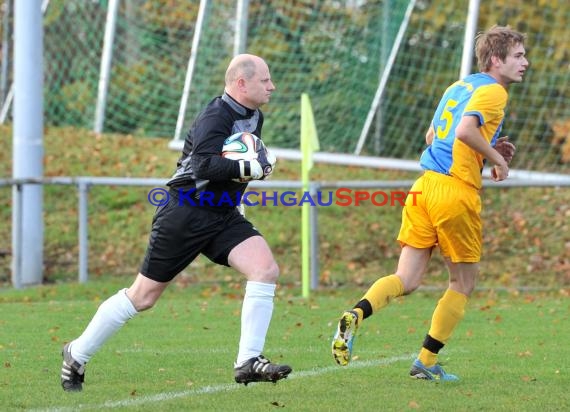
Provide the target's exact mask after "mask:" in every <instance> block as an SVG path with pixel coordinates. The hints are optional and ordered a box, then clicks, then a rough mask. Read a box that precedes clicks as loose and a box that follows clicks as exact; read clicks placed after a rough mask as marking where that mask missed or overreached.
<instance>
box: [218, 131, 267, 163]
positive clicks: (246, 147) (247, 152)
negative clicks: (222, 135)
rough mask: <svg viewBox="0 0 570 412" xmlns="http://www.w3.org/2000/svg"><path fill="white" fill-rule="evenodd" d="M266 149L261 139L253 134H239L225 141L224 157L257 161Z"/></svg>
mask: <svg viewBox="0 0 570 412" xmlns="http://www.w3.org/2000/svg"><path fill="white" fill-rule="evenodd" d="M264 148H265V146H264V145H263V142H262V141H261V139H260V138H259V137H257V136H256V135H254V134H253V133H248V132H238V133H235V134H233V135H231V136H230V137H228V138H227V139H226V140H225V141H224V147H223V148H222V157H225V158H227V159H231V160H252V159H257V157H258V153H259V152H260V151H261V150H263V149H264Z"/></svg>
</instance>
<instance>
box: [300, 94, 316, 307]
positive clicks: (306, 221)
mask: <svg viewBox="0 0 570 412" xmlns="http://www.w3.org/2000/svg"><path fill="white" fill-rule="evenodd" d="M316 150H319V138H318V136H317V128H316V126H315V119H314V117H313V109H312V108H311V101H310V100H309V96H308V95H307V94H306V93H303V94H302V95H301V152H302V154H303V161H302V165H301V178H302V182H303V192H307V191H308V190H309V189H310V188H309V172H310V170H311V168H312V167H313V152H314V151H316ZM310 207H311V205H309V204H308V202H304V203H303V206H302V211H301V238H302V242H301V243H302V280H303V297H305V298H307V297H309V290H310V284H311V279H310V255H311V251H310V240H311V228H310V209H309V208H310Z"/></svg>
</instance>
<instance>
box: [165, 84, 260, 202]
mask: <svg viewBox="0 0 570 412" xmlns="http://www.w3.org/2000/svg"><path fill="white" fill-rule="evenodd" d="M262 126H263V113H262V112H261V111H260V110H259V109H257V110H251V109H248V108H246V107H245V106H242V105H241V104H239V103H238V102H236V101H235V100H234V99H233V98H232V97H231V96H229V95H228V94H226V93H224V94H223V95H222V96H218V97H216V98H214V99H213V100H212V101H211V102H210V103H209V104H208V105H207V106H206V107H205V108H204V110H203V111H202V112H201V113H200V114H199V115H198V116H197V118H196V120H194V123H193V124H192V126H191V127H190V130H189V131H188V134H187V135H186V139H185V141H184V148H183V149H182V155H181V156H180V158H179V160H178V163H177V169H176V172H175V173H174V175H173V176H172V179H170V181H169V182H168V183H167V184H168V186H170V187H171V188H174V189H179V190H181V191H186V192H187V193H190V192H191V193H192V195H193V197H194V199H196V203H199V202H198V200H199V199H200V197H201V196H202V197H203V198H204V199H205V198H207V199H208V201H207V202H205V203H203V205H205V206H209V205H214V206H220V207H233V206H236V204H235V202H228V201H227V199H232V200H234V201H235V199H236V198H239V195H240V193H241V194H243V193H244V191H245V189H246V188H247V183H239V182H235V181H233V180H232V179H235V178H239V177H240V173H239V164H238V162H237V161H236V160H231V159H226V158H223V157H222V156H221V153H222V147H223V145H224V140H225V139H226V138H228V137H229V136H231V135H233V134H234V133H238V132H248V133H253V134H255V135H256V136H258V137H259V138H261V128H262ZM205 192H207V193H205ZM232 203H234V204H232Z"/></svg>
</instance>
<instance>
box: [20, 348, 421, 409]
mask: <svg viewBox="0 0 570 412" xmlns="http://www.w3.org/2000/svg"><path fill="white" fill-rule="evenodd" d="M415 356H416V355H415V354H408V355H400V356H393V357H391V358H384V359H378V360H371V361H354V362H352V363H351V364H350V365H349V366H346V367H341V366H336V365H334V366H327V367H324V368H314V369H308V370H302V371H299V372H295V371H293V372H292V374H291V375H290V376H289V377H288V378H287V380H295V379H303V378H310V377H313V376H320V375H324V374H327V373H335V372H340V371H343V370H347V369H362V368H370V367H375V366H379V365H389V364H391V363H395V362H399V361H403V360H409V359H413V358H414V357H415ZM259 384H261V385H263V383H251V384H250V385H259ZM240 388H243V386H241V385H238V384H236V383H234V384H225V385H212V386H203V387H201V388H196V389H189V390H186V391H180V392H164V393H157V394H156V395H149V396H141V397H137V398H136V399H125V400H122V401H108V402H104V403H102V404H97V405H76V406H74V407H60V408H58V407H55V408H47V409H33V410H30V411H29V412H67V411H77V410H89V409H97V410H99V409H103V408H123V407H129V406H137V405H142V404H145V405H146V404H149V403H151V402H162V401H170V400H173V399H177V398H186V397H189V396H195V395H202V394H210V393H219V392H229V391H235V390H237V389H240Z"/></svg>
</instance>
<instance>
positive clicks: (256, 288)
mask: <svg viewBox="0 0 570 412" xmlns="http://www.w3.org/2000/svg"><path fill="white" fill-rule="evenodd" d="M274 296H275V284H270V283H261V282H251V281H248V282H247V284H246V286H245V296H244V298H243V306H242V310H241V337H240V341H239V351H238V356H237V360H236V366H238V365H241V364H243V363H244V362H245V361H247V360H249V359H251V358H254V357H256V356H259V355H260V354H261V352H262V351H263V346H264V345H265V336H266V335H267V330H268V329H269V323H270V322H271V315H272V314H273V297H274Z"/></svg>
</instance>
